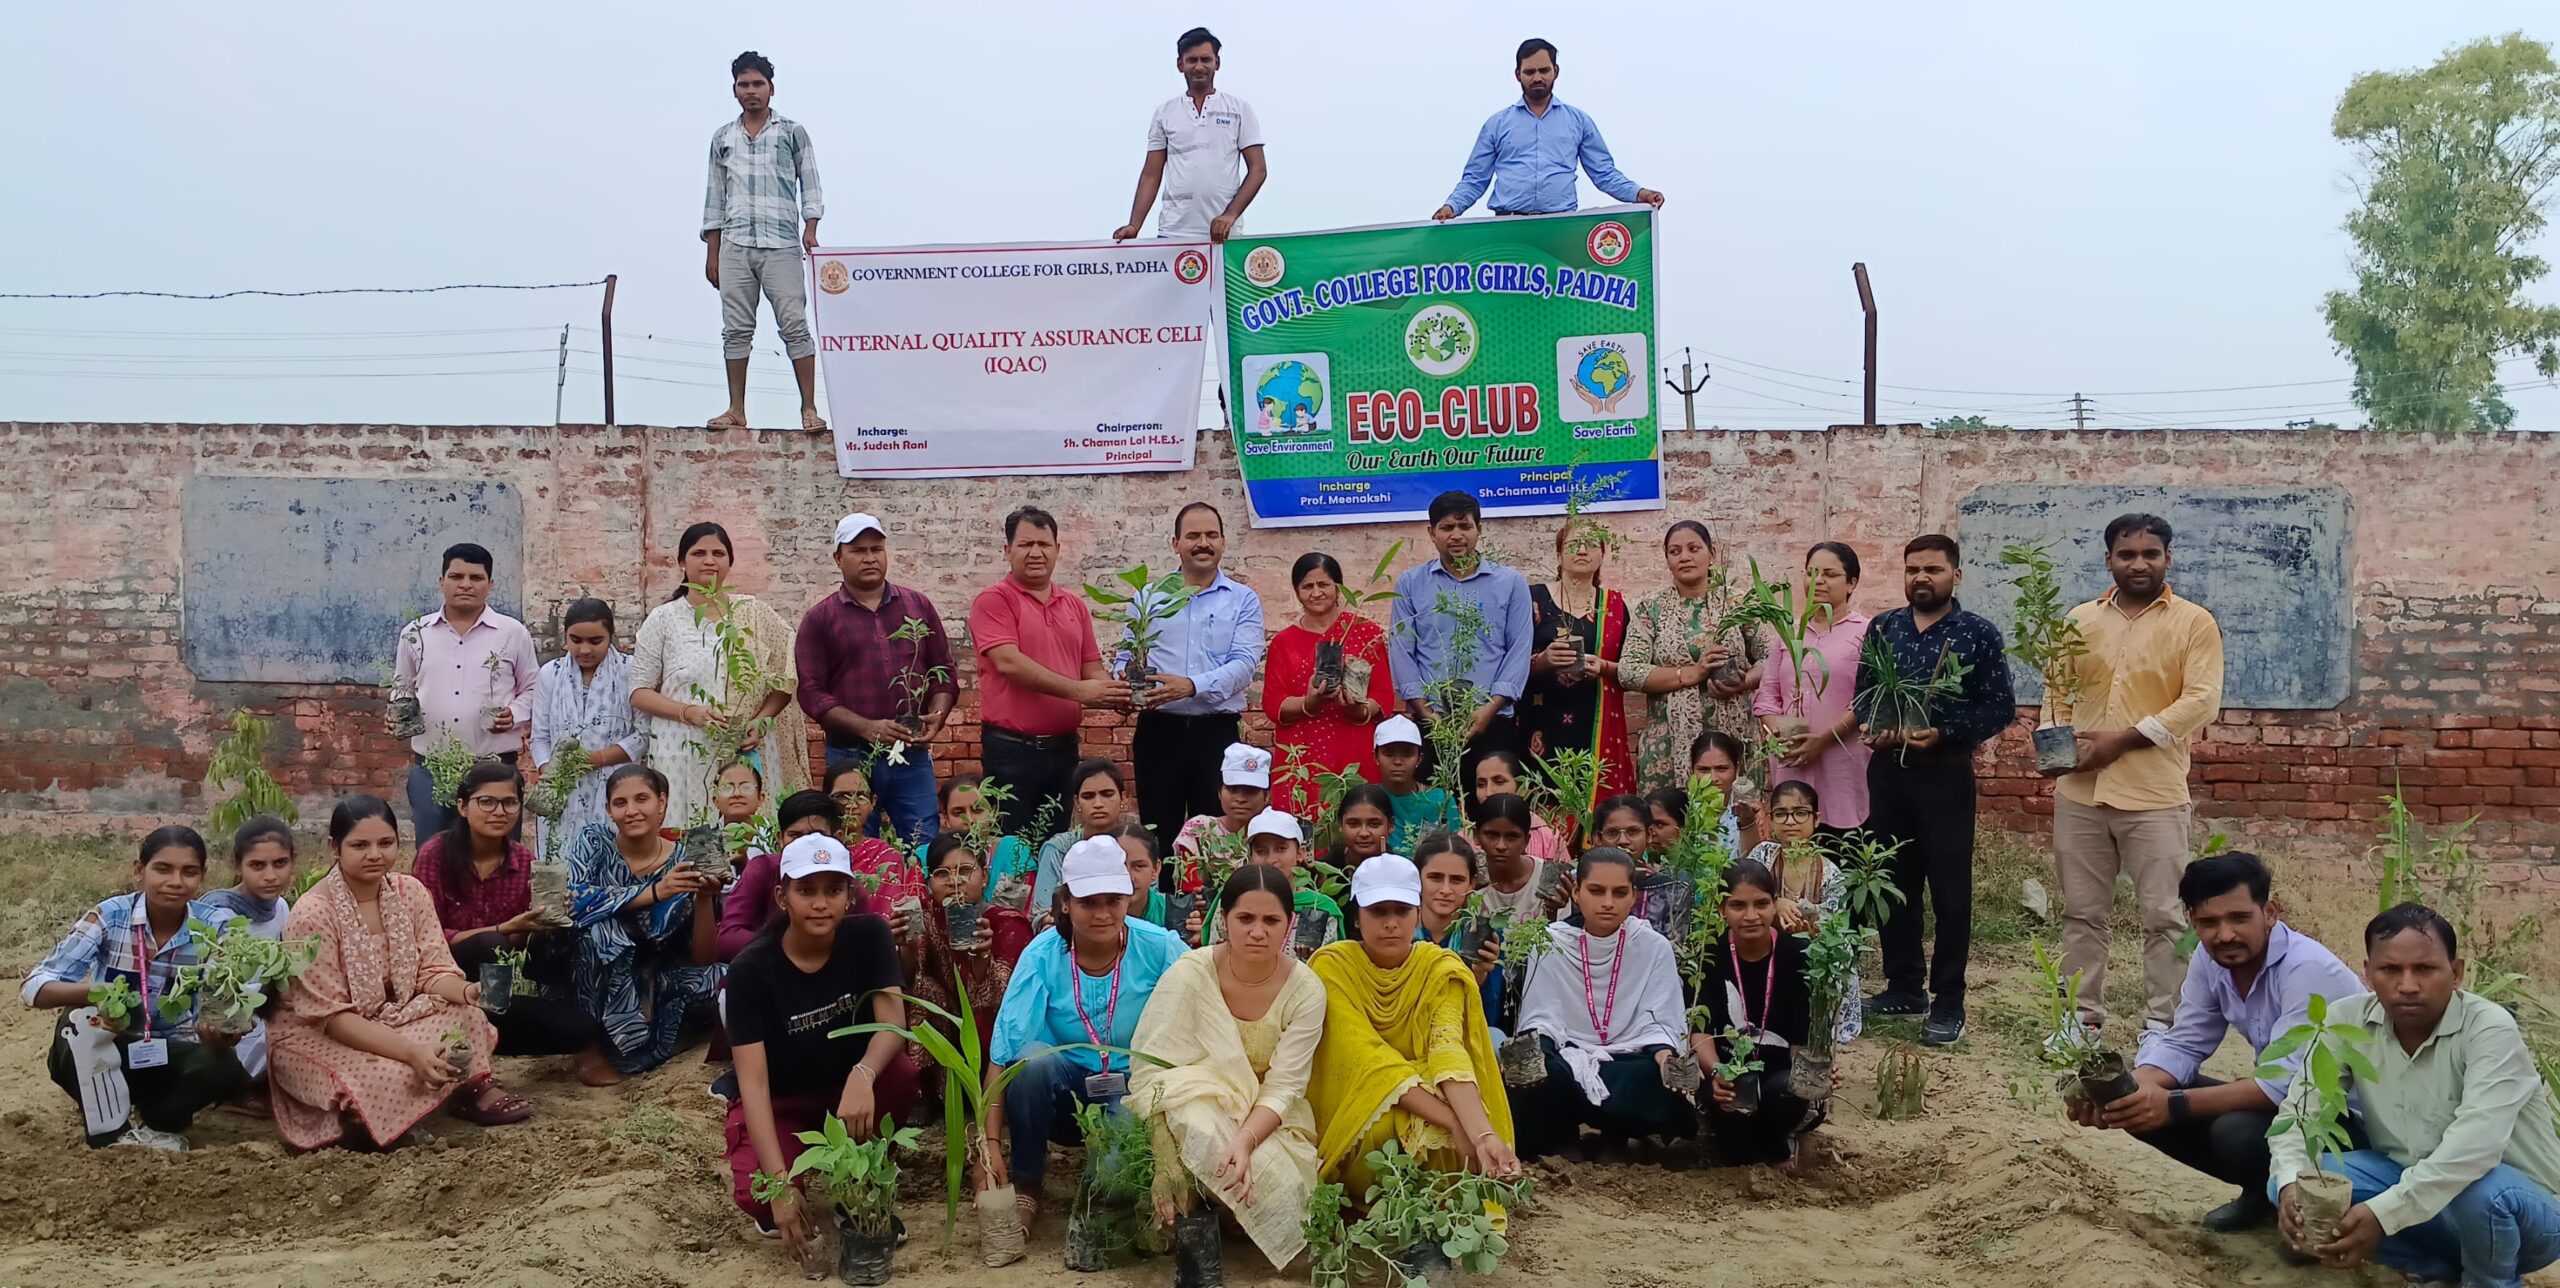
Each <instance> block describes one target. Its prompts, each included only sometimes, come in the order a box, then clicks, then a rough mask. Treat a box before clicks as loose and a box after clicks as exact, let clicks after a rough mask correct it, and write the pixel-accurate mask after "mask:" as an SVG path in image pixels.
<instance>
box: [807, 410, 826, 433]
mask: <svg viewBox="0 0 2560 1288" xmlns="http://www.w3.org/2000/svg"><path fill="white" fill-rule="evenodd" d="M800 428H801V429H803V430H805V431H807V432H809V433H812V434H823V433H825V432H827V418H826V417H824V416H821V415H819V414H818V411H817V409H816V408H814V407H812V408H807V409H804V410H803V411H801V413H800Z"/></svg>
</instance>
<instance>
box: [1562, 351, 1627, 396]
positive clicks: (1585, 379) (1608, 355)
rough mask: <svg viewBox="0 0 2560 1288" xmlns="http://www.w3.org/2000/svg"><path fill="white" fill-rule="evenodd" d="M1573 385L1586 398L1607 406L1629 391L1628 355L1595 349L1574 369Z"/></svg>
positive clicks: (1585, 355) (1584, 356) (1583, 356)
mask: <svg viewBox="0 0 2560 1288" xmlns="http://www.w3.org/2000/svg"><path fill="white" fill-rule="evenodd" d="M1573 383H1574V384H1575V385H1576V386H1578V387H1579V388H1580V389H1581V390H1582V392H1583V394H1584V396H1586V397H1588V398H1590V399H1591V401H1593V402H1595V403H1600V404H1603V405H1606V404H1607V403H1609V402H1611V401H1612V400H1614V399H1616V398H1617V397H1618V395H1620V394H1622V393H1625V392H1626V389H1627V355H1626V354H1625V353H1623V352H1620V351H1619V350H1616V349H1594V350H1592V351H1591V352H1589V353H1586V354H1584V355H1582V362H1581V363H1580V365H1578V366H1576V367H1575V368H1574V369H1573Z"/></svg>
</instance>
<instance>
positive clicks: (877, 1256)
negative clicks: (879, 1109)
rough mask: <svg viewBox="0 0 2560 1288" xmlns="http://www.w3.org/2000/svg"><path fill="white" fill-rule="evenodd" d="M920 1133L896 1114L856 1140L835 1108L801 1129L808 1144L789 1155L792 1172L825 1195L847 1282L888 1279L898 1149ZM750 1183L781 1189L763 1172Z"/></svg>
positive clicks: (839, 1267) (894, 1237)
mask: <svg viewBox="0 0 2560 1288" xmlns="http://www.w3.org/2000/svg"><path fill="white" fill-rule="evenodd" d="M922 1135H923V1133H922V1132H920V1131H919V1130H917V1129H916V1128H913V1127H903V1128H902V1127H900V1126H898V1123H897V1120H896V1119H894V1118H884V1119H881V1120H880V1130H879V1132H878V1134H876V1135H874V1136H873V1137H872V1138H871V1139H869V1140H855V1139H854V1138H853V1136H852V1134H851V1133H849V1132H847V1131H846V1130H845V1129H844V1122H843V1120H842V1119H839V1118H837V1117H836V1116H835V1115H834V1114H829V1115H827V1116H826V1119H825V1120H824V1121H823V1122H821V1123H820V1124H819V1129H818V1130H817V1131H804V1132H801V1133H799V1140H800V1143H801V1144H803V1145H806V1146H808V1147H809V1148H807V1149H805V1150H802V1151H801V1152H800V1157H798V1158H796V1159H793V1160H792V1162H791V1178H793V1179H796V1178H798V1177H800V1176H803V1175H806V1176H808V1177H809V1178H810V1179H812V1180H814V1181H816V1182H817V1186H818V1191H819V1193H821V1194H822V1195H824V1196H825V1198H826V1200H827V1208H828V1210H829V1212H830V1213H831V1214H832V1215H833V1217H834V1221H833V1224H834V1226H835V1231H836V1277H837V1278H838V1279H841V1280H843V1281H844V1282H846V1283H849V1284H885V1283H887V1282H889V1274H890V1270H891V1268H892V1267H891V1261H892V1257H893V1254H895V1253H896V1252H897V1249H898V1234H897V1220H898V1160H897V1151H899V1150H902V1149H913V1148H915V1147H916V1141H917V1140H918V1138H920V1137H921V1136H922ZM753 1183H760V1184H761V1185H762V1187H763V1191H764V1192H765V1193H770V1194H779V1193H780V1192H781V1190H780V1186H778V1185H776V1184H775V1182H774V1181H773V1179H772V1177H771V1176H770V1175H769V1174H767V1173H758V1174H757V1178H756V1179H755V1180H753V1181H751V1184H753ZM788 1183H789V1182H788V1181H787V1180H786V1181H784V1182H783V1184H788ZM767 1201H768V1202H770V1201H771V1200H769V1199H768V1200H767Z"/></svg>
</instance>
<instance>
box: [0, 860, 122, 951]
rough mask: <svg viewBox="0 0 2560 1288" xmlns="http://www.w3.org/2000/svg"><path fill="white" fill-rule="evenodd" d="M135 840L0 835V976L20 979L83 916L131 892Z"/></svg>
mask: <svg viewBox="0 0 2560 1288" xmlns="http://www.w3.org/2000/svg"><path fill="white" fill-rule="evenodd" d="M133 844H134V842H133V840H132V839H131V838H128V837H119V836H110V835H107V834H105V833H97V834H94V835H90V836H49V835H38V834H34V833H26V832H0V974H6V975H24V974H26V973H27V971H28V970H29V969H31V968H33V967H34V966H35V964H36V963H37V962H39V961H41V960H43V959H44V955H45V954H46V953H47V952H49V951H51V950H52V948H53V946H54V944H55V943H56V942H58V941H60V940H61V938H62V936H63V934H64V932H65V931H67V930H69V929H70V927H71V923H72V922H74V921H76V920H78V919H79V916H80V914H81V913H82V912H84V911H86V910H88V909H89V907H90V906H92V905H94V904H96V903H97V902H98V901H99V900H100V899H103V898H105V897H107V896H108V895H110V894H113V893H114V892H116V891H118V890H126V889H131V888H132V879H133Z"/></svg>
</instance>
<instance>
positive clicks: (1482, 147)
mask: <svg viewBox="0 0 2560 1288" xmlns="http://www.w3.org/2000/svg"><path fill="white" fill-rule="evenodd" d="M1511 62H1512V68H1511V75H1512V78H1513V79H1515V80H1517V81H1519V82H1520V101H1519V102H1517V103H1514V104H1512V105H1511V106H1509V107H1506V108H1504V109H1502V110H1501V111H1499V112H1496V113H1494V114H1493V115H1492V116H1491V117H1488V118H1486V120H1485V123H1484V128H1483V129H1481V130H1478V131H1476V146H1475V150H1474V151H1473V152H1470V153H1468V154H1467V168H1466V170H1465V171H1464V172H1462V173H1461V174H1460V175H1459V176H1458V186H1457V187H1455V188H1452V189H1450V190H1449V201H1448V204H1446V205H1444V206H1442V207H1440V209H1438V210H1436V211H1433V212H1432V215H1431V217H1432V218H1434V219H1455V218H1457V217H1458V216H1460V215H1463V214H1465V213H1467V210H1468V208H1469V207H1471V206H1473V205H1475V204H1476V199H1477V198H1479V197H1482V196H1483V195H1484V193H1485V186H1486V185H1487V184H1488V183H1489V184H1491V185H1492V187H1493V213H1495V214H1497V215H1556V214H1563V213H1565V212H1567V211H1570V210H1572V209H1573V208H1574V206H1575V204H1576V203H1575V201H1574V189H1573V179H1574V170H1575V168H1576V167H1577V166H1578V167H1580V168H1581V169H1583V170H1587V171H1589V172H1590V173H1591V183H1592V186H1594V187H1597V188H1598V189H1600V191H1602V192H1605V193H1607V194H1609V195H1610V196H1612V197H1615V198H1617V199H1618V200H1620V201H1641V202H1643V203H1645V204H1646V205H1649V206H1652V207H1655V208H1656V209H1659V208H1661V205H1662V194H1661V193H1659V192H1656V191H1654V190H1653V189H1651V188H1639V187H1637V186H1636V183H1635V180H1633V179H1630V178H1628V177H1627V176H1625V175H1623V174H1620V173H1618V163H1617V162H1616V161H1615V160H1612V159H1611V158H1610V156H1609V145H1608V144H1607V143H1605V142H1603V141H1602V140H1601V138H1600V127H1599V126H1598V125H1596V124H1594V123H1593V122H1592V120H1591V118H1590V117H1589V116H1588V115H1586V114H1584V112H1583V111H1582V109H1580V108H1578V107H1575V106H1573V105H1572V104H1570V103H1560V102H1557V101H1556V47H1555V46H1554V45H1551V44H1548V43H1547V42H1546V41H1543V40H1539V39H1536V38H1535V37H1532V38H1530V39H1528V40H1524V41H1521V42H1520V52H1519V53H1517V54H1515V55H1513V57H1512V60H1511Z"/></svg>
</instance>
